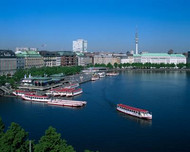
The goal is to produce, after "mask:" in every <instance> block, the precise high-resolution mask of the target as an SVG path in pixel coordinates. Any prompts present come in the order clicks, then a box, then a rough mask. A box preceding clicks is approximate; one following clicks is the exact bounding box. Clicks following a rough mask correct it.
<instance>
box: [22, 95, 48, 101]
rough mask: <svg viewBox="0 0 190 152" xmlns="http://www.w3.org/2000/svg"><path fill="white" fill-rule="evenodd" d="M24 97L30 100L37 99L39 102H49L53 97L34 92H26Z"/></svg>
mask: <svg viewBox="0 0 190 152" xmlns="http://www.w3.org/2000/svg"><path fill="white" fill-rule="evenodd" d="M22 99H24V100H28V101H37V102H49V101H51V98H50V97H48V96H40V95H33V94H24V95H23V96H22Z"/></svg>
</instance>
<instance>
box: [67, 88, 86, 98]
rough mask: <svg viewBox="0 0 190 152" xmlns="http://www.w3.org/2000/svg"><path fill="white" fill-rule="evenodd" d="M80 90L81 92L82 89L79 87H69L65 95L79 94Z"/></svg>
mask: <svg viewBox="0 0 190 152" xmlns="http://www.w3.org/2000/svg"><path fill="white" fill-rule="evenodd" d="M82 92H83V91H82V89H81V88H79V89H70V90H68V91H67V93H66V96H67V97H72V96H76V95H79V94H81V93H82Z"/></svg>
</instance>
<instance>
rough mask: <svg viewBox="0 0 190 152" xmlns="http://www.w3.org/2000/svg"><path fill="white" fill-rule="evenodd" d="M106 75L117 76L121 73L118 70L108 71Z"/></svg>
mask: <svg viewBox="0 0 190 152" xmlns="http://www.w3.org/2000/svg"><path fill="white" fill-rule="evenodd" d="M106 75H107V76H117V75H119V73H118V72H108V73H106Z"/></svg>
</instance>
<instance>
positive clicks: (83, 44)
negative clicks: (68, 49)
mask: <svg viewBox="0 0 190 152" xmlns="http://www.w3.org/2000/svg"><path fill="white" fill-rule="evenodd" d="M73 52H87V41H86V40H83V39H78V40H76V41H73Z"/></svg>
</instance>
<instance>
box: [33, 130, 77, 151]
mask: <svg viewBox="0 0 190 152" xmlns="http://www.w3.org/2000/svg"><path fill="white" fill-rule="evenodd" d="M34 152H74V149H73V147H72V146H68V145H67V143H66V141H65V140H62V139H61V134H59V133H57V132H56V129H55V128H53V127H49V128H48V129H47V130H46V131H45V135H44V136H42V137H41V139H40V140H39V143H38V144H36V145H35V147H34Z"/></svg>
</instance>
